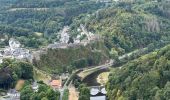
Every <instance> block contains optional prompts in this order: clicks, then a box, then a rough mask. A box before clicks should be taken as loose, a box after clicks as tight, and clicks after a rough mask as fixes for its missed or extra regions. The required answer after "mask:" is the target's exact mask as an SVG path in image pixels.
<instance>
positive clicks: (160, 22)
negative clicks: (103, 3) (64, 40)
mask: <svg viewBox="0 0 170 100" xmlns="http://www.w3.org/2000/svg"><path fill="white" fill-rule="evenodd" d="M169 4H170V2H169V1H166V0H161V1H160V0H158V1H156V0H147V1H146V0H122V1H120V2H117V3H115V4H113V5H112V6H111V7H109V8H106V9H100V10H98V11H97V12H96V13H95V14H92V15H90V16H88V17H86V16H85V17H83V16H81V17H78V18H75V20H74V24H72V28H73V29H74V28H76V27H77V26H79V24H82V23H83V24H85V25H86V27H87V29H88V30H89V31H92V32H94V33H96V34H102V35H103V36H105V38H106V39H105V42H106V46H107V47H108V48H109V49H110V50H111V49H113V50H116V51H117V52H118V53H119V54H122V53H125V52H130V51H132V50H134V49H137V48H143V47H146V46H148V45H155V44H159V43H167V42H169V38H170V34H169V32H170V19H169V18H170V13H169V6H168V5H169ZM75 31H76V30H74V31H73V34H74V33H75Z"/></svg>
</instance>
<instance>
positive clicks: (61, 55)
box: [34, 41, 109, 73]
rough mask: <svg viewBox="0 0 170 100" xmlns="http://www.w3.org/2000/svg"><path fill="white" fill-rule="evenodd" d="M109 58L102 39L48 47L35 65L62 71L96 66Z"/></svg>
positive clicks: (50, 70)
mask: <svg viewBox="0 0 170 100" xmlns="http://www.w3.org/2000/svg"><path fill="white" fill-rule="evenodd" d="M107 60H109V50H108V49H107V47H105V45H104V43H103V42H102V41H98V42H95V43H91V44H88V45H87V46H76V47H70V48H66V49H48V50H47V53H46V54H42V55H41V57H40V60H34V65H35V66H36V67H38V68H39V69H41V70H44V71H47V72H50V73H62V72H66V71H69V72H71V71H72V70H73V69H77V68H84V67H87V66H95V65H99V64H103V63H105V62H106V61H107Z"/></svg>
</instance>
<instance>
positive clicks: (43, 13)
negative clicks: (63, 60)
mask: <svg viewBox="0 0 170 100" xmlns="http://www.w3.org/2000/svg"><path fill="white" fill-rule="evenodd" d="M102 6H103V4H102V3H96V2H95V1H90V0H79V1H78V0H0V39H1V38H3V39H5V41H0V46H5V45H6V44H7V41H8V39H9V38H10V37H12V36H13V37H16V38H17V39H18V40H19V41H20V42H22V43H23V44H24V45H25V46H26V47H34V48H35V47H39V46H40V45H46V44H48V43H49V42H52V41H55V39H56V38H57V33H58V32H59V30H61V29H62V28H63V27H64V26H67V25H70V24H71V23H72V19H73V18H74V17H76V16H79V15H81V14H87V13H92V12H94V11H96V10H97V9H99V8H101V7H102Z"/></svg>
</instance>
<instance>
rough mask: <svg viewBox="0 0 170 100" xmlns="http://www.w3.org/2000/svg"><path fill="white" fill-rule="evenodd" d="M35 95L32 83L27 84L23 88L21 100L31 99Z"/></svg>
mask: <svg viewBox="0 0 170 100" xmlns="http://www.w3.org/2000/svg"><path fill="white" fill-rule="evenodd" d="M33 95H34V92H33V90H32V88H31V86H30V85H28V86H25V87H24V88H23V89H22V90H21V95H20V99H21V100H30V98H31V97H32V96H33Z"/></svg>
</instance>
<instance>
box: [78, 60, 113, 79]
mask: <svg viewBox="0 0 170 100" xmlns="http://www.w3.org/2000/svg"><path fill="white" fill-rule="evenodd" d="M114 62H115V61H114V60H110V61H109V62H107V63H105V64H103V65H100V66H96V67H92V68H85V69H83V71H81V72H80V73H78V74H77V76H78V77H80V79H81V81H82V80H84V79H85V78H86V77H87V76H88V75H91V74H92V73H94V72H97V71H99V70H103V69H107V68H109V67H111V66H112V65H113V64H114Z"/></svg>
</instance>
